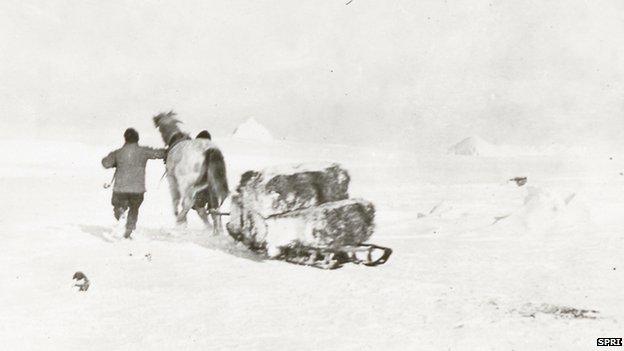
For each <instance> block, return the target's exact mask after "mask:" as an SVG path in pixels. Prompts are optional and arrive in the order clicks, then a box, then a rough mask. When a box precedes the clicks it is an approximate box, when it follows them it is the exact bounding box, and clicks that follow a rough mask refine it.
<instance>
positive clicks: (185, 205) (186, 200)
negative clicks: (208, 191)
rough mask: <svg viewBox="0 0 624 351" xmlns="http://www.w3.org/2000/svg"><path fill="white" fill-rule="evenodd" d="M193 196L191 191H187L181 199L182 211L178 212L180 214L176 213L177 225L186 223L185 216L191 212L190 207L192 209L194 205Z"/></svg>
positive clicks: (193, 193)
mask: <svg viewBox="0 0 624 351" xmlns="http://www.w3.org/2000/svg"><path fill="white" fill-rule="evenodd" d="M194 195H195V191H194V190H193V189H189V190H187V191H186V193H185V194H184V197H182V210H181V211H180V213H178V218H177V222H178V224H183V223H186V215H187V214H188V212H189V211H190V210H191V207H193V204H194V203H195V199H194V198H193V197H194Z"/></svg>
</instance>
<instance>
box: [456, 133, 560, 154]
mask: <svg viewBox="0 0 624 351" xmlns="http://www.w3.org/2000/svg"><path fill="white" fill-rule="evenodd" d="M562 150H563V149H562V148H561V147H557V146H548V147H543V148H539V147H530V146H517V145H497V144H493V143H490V142H488V141H486V140H484V139H483V138H481V137H479V136H471V137H468V138H465V139H463V140H462V141H460V142H458V143H457V144H455V145H453V146H451V147H450V148H449V149H448V153H449V154H451V155H460V156H483V157H515V156H539V155H553V154H558V153H562V152H563V151H562Z"/></svg>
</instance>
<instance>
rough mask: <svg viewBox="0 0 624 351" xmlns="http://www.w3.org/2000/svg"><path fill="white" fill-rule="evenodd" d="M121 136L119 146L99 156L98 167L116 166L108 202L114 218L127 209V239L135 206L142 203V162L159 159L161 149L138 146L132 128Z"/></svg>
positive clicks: (132, 225)
mask: <svg viewBox="0 0 624 351" xmlns="http://www.w3.org/2000/svg"><path fill="white" fill-rule="evenodd" d="M124 139H125V141H126V142H125V144H124V145H123V146H122V147H121V148H120V149H117V150H115V151H113V152H111V153H110V154H108V156H106V157H104V158H103V159H102V166H104V168H116V169H115V177H114V181H115V185H114V187H113V197H112V199H111V204H112V205H113V210H114V214H115V219H117V220H119V219H120V218H121V215H122V214H123V213H124V212H126V210H127V211H128V218H127V220H126V231H125V234H124V238H130V234H132V231H133V230H134V229H135V228H136V222H137V218H138V216H139V207H140V206H141V203H143V194H144V193H145V164H146V163H147V160H149V159H163V158H164V157H165V149H153V148H151V147H145V146H140V145H139V144H138V143H139V133H137V131H136V130H134V129H133V128H128V129H126V131H125V133H124Z"/></svg>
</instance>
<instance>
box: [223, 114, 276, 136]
mask: <svg viewBox="0 0 624 351" xmlns="http://www.w3.org/2000/svg"><path fill="white" fill-rule="evenodd" d="M232 137H233V138H235V139H244V140H256V141H273V136H272V135H271V133H270V132H269V130H268V129H266V127H264V126H263V125H262V124H260V123H258V121H256V120H255V118H253V117H252V118H250V119H248V120H247V121H245V123H243V124H241V125H239V126H238V127H236V129H234V132H233V133H232Z"/></svg>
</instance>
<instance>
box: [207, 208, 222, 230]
mask: <svg viewBox="0 0 624 351" xmlns="http://www.w3.org/2000/svg"><path fill="white" fill-rule="evenodd" d="M217 211H218V209H215V210H212V211H211V212H212V213H211V214H210V215H211V216H212V223H214V228H213V229H212V233H213V234H214V235H221V234H222V233H223V227H222V224H221V215H218V214H216V213H214V212H217Z"/></svg>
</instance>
